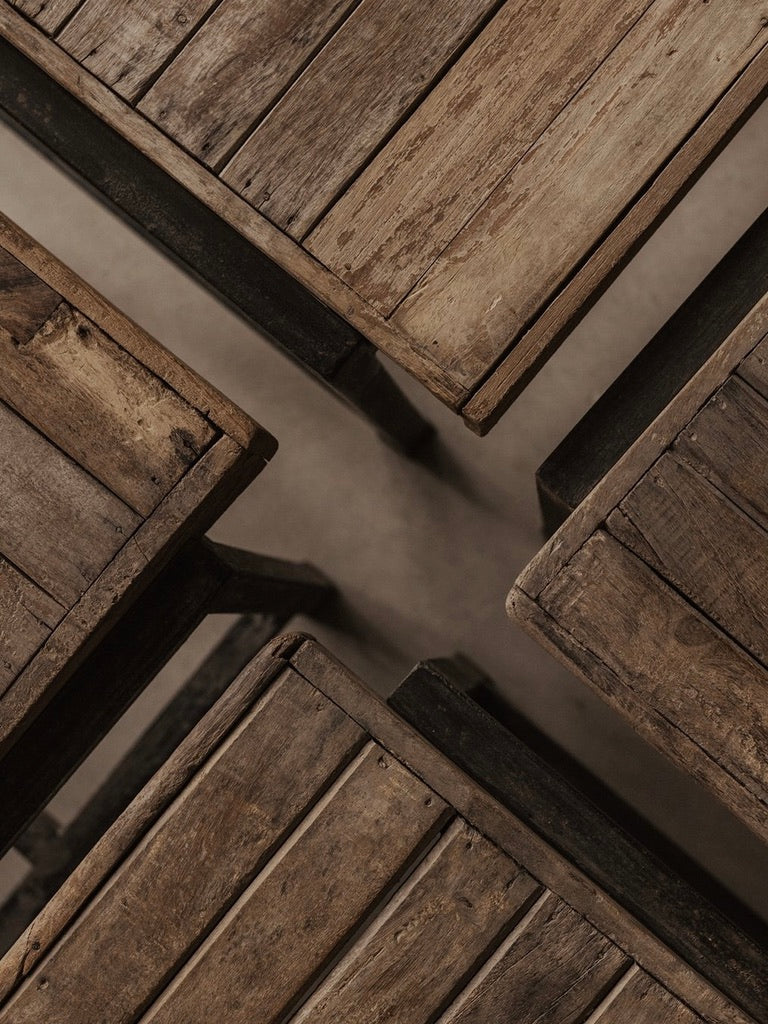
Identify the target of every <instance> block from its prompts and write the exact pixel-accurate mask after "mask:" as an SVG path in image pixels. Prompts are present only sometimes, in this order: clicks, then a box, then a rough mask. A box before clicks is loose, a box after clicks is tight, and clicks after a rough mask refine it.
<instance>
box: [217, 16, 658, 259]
mask: <svg viewBox="0 0 768 1024" xmlns="http://www.w3.org/2000/svg"><path fill="white" fill-rule="evenodd" d="M636 2H639V0H636ZM495 4H496V0H471V2H469V0H461V2H460V3H456V2H455V0H436V2H433V3H430V4H426V5H424V4H419V3H413V2H412V0H363V2H362V3H361V4H360V6H359V7H357V8H356V9H355V10H354V12H353V13H352V15H351V16H350V17H349V19H348V20H347V21H346V22H345V23H344V25H342V27H341V28H340V29H339V31H338V32H337V33H336V34H335V35H334V36H333V37H332V39H331V40H330V41H329V43H328V44H327V45H326V46H325V47H324V48H323V50H322V51H321V52H320V53H319V54H318V56H317V57H316V58H315V60H314V61H313V62H312V63H311V64H310V66H309V67H308V69H307V70H306V71H305V72H304V74H303V75H302V76H301V77H300V78H299V80H298V81H297V82H296V84H295V85H293V86H292V88H291V89H290V90H289V91H288V93H287V94H286V95H285V96H284V97H283V99H281V100H280V102H279V103H278V104H277V106H276V107H275V108H274V109H273V110H272V111H271V112H270V114H269V115H268V116H267V118H266V119H265V120H264V121H263V122H262V123H261V124H260V125H259V127H258V128H257V129H256V131H255V132H254V133H253V135H252V136H251V137H250V138H249V139H248V141H247V142H246V143H245V145H244V146H243V147H242V148H241V149H240V150H239V151H238V152H237V153H236V155H235V156H234V158H233V160H232V161H231V162H230V164H229V165H228V166H227V167H226V169H225V170H224V172H223V174H222V175H221V177H222V178H223V179H224V181H227V182H229V184H230V185H232V186H233V187H234V188H236V189H237V191H238V192H240V194H241V195H243V196H245V198H246V199H247V200H248V201H249V202H250V203H252V204H253V205H254V206H255V207H256V208H257V209H258V210H260V211H261V212H262V213H263V214H265V215H266V216H267V217H269V219H270V220H271V221H272V222H273V223H274V224H279V225H280V227H282V228H284V229H285V230H286V231H287V232H288V234H289V235H291V236H292V237H293V238H297V239H300V238H302V236H303V235H304V234H305V233H306V232H307V231H308V230H309V229H310V228H311V227H312V226H313V224H314V223H315V222H316V221H317V219H318V217H320V216H321V214H322V213H323V212H324V210H325V209H326V208H327V207H328V206H329V205H330V203H331V202H332V201H333V200H334V199H335V198H336V196H337V195H338V194H339V193H340V192H341V190H342V189H343V187H344V185H345V184H346V183H347V182H349V181H350V180H352V178H353V177H354V175H355V174H356V173H357V172H358V171H359V170H360V168H361V167H362V166H363V164H364V162H365V160H366V159H367V157H368V156H370V154H371V153H372V152H374V151H375V149H376V147H377V146H378V145H379V144H380V143H381V142H382V141H384V140H385V139H386V137H387V135H388V134H389V132H390V131H391V130H392V129H393V128H394V127H395V126H396V125H397V123H398V121H399V120H400V118H401V117H402V116H403V115H404V114H405V113H406V112H407V111H408V110H409V108H410V107H412V106H413V104H414V103H415V102H416V101H417V100H418V98H419V97H420V96H422V95H424V94H425V92H427V91H428V90H429V88H430V85H431V82H432V79H433V78H434V77H435V76H436V75H437V74H438V73H439V72H440V71H441V69H442V68H443V67H444V66H445V64H446V63H447V62H449V61H450V60H451V59H452V57H453V56H454V54H455V53H456V52H457V51H459V50H460V48H461V45H462V42H463V41H464V40H465V39H466V37H467V36H468V35H469V34H470V33H471V32H472V31H473V30H474V29H475V27H476V26H477V25H478V24H479V23H480V21H481V19H482V18H483V17H484V16H485V15H486V14H487V13H488V12H489V11H490V10H491V9H492V8H493V7H494V6H495ZM353 230H354V227H353ZM422 242H423V238H422Z"/></svg>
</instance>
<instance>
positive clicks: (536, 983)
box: [440, 893, 629, 1024]
mask: <svg viewBox="0 0 768 1024" xmlns="http://www.w3.org/2000/svg"><path fill="white" fill-rule="evenodd" d="M628 966H629V960H628V959H627V957H626V956H625V954H624V953H622V952H621V950H619V949H617V947H616V946H614V945H613V943H612V942H610V941H609V940H608V939H606V938H605V936H603V935H601V934H600V933H599V932H598V931H596V930H595V929H594V928H593V927H592V926H591V925H590V924H588V923H587V922H586V921H585V920H584V918H583V917H580V916H579V915H578V914H576V913H575V912H574V911H573V910H571V908H570V907H568V906H567V905H566V904H565V903H563V902H562V900H560V899H559V898H558V897H557V896H555V895H553V894H552V893H547V894H546V895H545V896H544V897H543V899H542V900H541V901H540V902H539V903H538V904H537V905H536V907H535V908H534V910H533V911H532V912H531V914H529V916H528V917H527V918H526V919H525V921H523V922H521V924H520V925H519V926H518V927H517V928H516V929H515V930H514V931H513V932H512V934H511V935H510V936H509V938H508V939H506V940H505V941H504V943H503V944H502V945H501V947H500V948H499V950H498V952H497V953H496V954H495V955H494V956H493V957H492V958H491V959H490V961H489V962H488V963H487V964H486V965H485V966H484V967H483V968H482V969H481V970H480V972H479V973H478V975H477V976H476V977H475V978H473V979H472V981H471V982H470V984H469V985H468V986H467V988H466V989H465V990H464V991H463V992H462V993H461V995H460V996H459V997H458V998H457V999H456V1001H455V1002H454V1004H453V1005H452V1006H451V1007H450V1009H449V1010H448V1012H447V1013H446V1014H445V1015H444V1016H443V1017H441V1019H440V1024H498V1022H499V1021H507V1020H509V1021H514V1024H582V1022H583V1021H584V1020H585V1017H586V1015H587V1014H588V1013H589V1011H590V1010H591V1009H592V1008H593V1007H595V1006H596V1005H597V1004H598V1003H599V1002H600V1000H601V999H602V998H603V996H604V995H605V993H606V992H607V991H608V990H609V989H610V988H612V987H613V985H614V984H615V982H616V980H617V978H618V977H619V975H620V974H621V973H623V972H624V971H625V970H626V969H627V967H628Z"/></svg>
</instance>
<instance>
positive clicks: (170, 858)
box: [0, 672, 363, 1024]
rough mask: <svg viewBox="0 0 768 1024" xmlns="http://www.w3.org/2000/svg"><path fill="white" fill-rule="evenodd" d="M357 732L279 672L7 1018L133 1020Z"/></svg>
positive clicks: (6, 1023)
mask: <svg viewBox="0 0 768 1024" xmlns="http://www.w3.org/2000/svg"><path fill="white" fill-rule="evenodd" d="M362 738H363V734H362V732H361V730H360V729H359V728H358V727H357V726H356V725H355V724H354V723H353V722H351V720H350V719H349V718H348V717H347V716H346V715H345V714H344V713H343V712H342V711H341V710H340V709H339V708H337V707H336V706H335V705H333V704H331V703H330V701H328V700H326V699H325V698H323V697H322V696H321V695H320V694H318V693H317V691H315V690H314V689H313V688H312V687H310V686H308V685H307V683H305V682H304V681H303V680H302V679H300V678H299V677H298V676H296V674H295V673H292V672H286V673H285V674H284V675H283V676H282V677H281V678H280V680H279V681H278V682H277V683H275V684H274V685H273V686H272V687H271V688H270V689H269V690H268V691H267V693H266V694H265V695H264V697H263V698H262V699H261V700H260V702H259V703H258V704H257V705H256V707H255V709H254V710H253V712H252V713H251V714H250V715H249V716H248V717H247V718H246V720H245V721H244V722H243V723H242V725H241V726H239V727H238V729H237V730H236V731H235V733H234V734H233V735H232V736H231V737H230V739H229V740H228V741H227V742H226V743H225V744H224V745H223V747H222V748H221V750H220V751H219V752H218V753H217V755H216V756H215V757H214V758H212V759H211V760H210V761H209V762H207V764H206V765H205V767H204V768H203V770H202V771H201V772H200V773H199V774H198V775H197V777H196V778H195V780H194V782H193V783H192V784H191V785H190V786H189V787H188V788H187V789H186V790H185V792H184V794H183V796H182V797H181V798H180V800H179V801H178V802H177V803H175V804H174V805H172V807H171V808H170V809H169V811H168V812H166V814H165V815H164V816H163V817H162V818H161V819H160V822H159V823H158V825H156V826H155V828H153V830H152V831H151V832H150V833H149V835H148V836H147V838H146V839H145V840H144V841H143V842H142V843H141V844H140V845H139V846H138V847H137V849H136V850H135V852H134V853H133V854H132V855H131V857H130V858H129V859H128V860H127V861H126V862H125V864H124V865H123V866H122V868H121V869H120V871H119V872H118V874H117V876H116V878H115V879H114V880H113V881H112V882H111V883H110V884H109V885H107V886H106V887H105V888H104V889H103V890H102V891H101V892H100V893H99V894H98V896H97V897H96V899H95V900H94V901H93V902H92V903H91V904H90V905H89V906H88V908H87V909H86V910H85V911H84V913H83V914H82V915H81V916H80V918H79V919H78V920H77V921H76V922H75V924H74V925H73V926H72V928H71V929H70V930H69V931H68V932H67V935H66V939H65V941H63V942H62V943H60V944H59V945H58V946H57V947H56V948H55V949H54V950H53V951H52V953H51V954H50V955H49V956H48V957H47V958H46V959H45V960H44V961H43V962H42V963H41V964H40V965H39V967H38V969H37V970H36V971H35V972H34V973H33V974H32V976H31V977H30V978H29V980H28V981H27V982H26V983H25V984H24V985H23V986H22V988H21V989H20V990H19V992H18V994H17V995H16V997H15V998H14V999H12V1000H11V1002H10V1003H9V1004H8V1005H7V1006H6V1007H5V1008H4V1010H3V1011H2V1012H0V1021H2V1024H11V1022H13V1024H33V1022H34V1024H39V1022H40V1021H42V1020H46V1021H47V1020H50V1021H53V1020H56V1021H57V1022H60V1024H83V1021H86V1020H98V1019H102V1018H103V1015H104V1007H105V1006H108V1007H109V1021H110V1024H129V1022H134V1021H135V1020H136V1019H137V1017H138V1016H139V1015H140V1013H141V1012H142V1010H143V1009H144V1008H145V1007H146V1006H147V1005H148V1004H149V1003H150V1002H151V1000H152V999H153V998H154V997H155V996H156V995H157V994H158V993H159V991H160V990H161V989H162V987H163V985H164V983H165V982H166V981H167V979H168V977H169V976H170V975H171V974H172V973H173V972H174V971H175V970H176V969H178V967H179V966H181V963H182V962H183V961H184V960H185V959H186V957H187V956H188V955H189V953H190V952H191V950H192V949H193V948H194V947H195V946H196V945H197V944H198V943H199V941H200V939H201V938H203V937H204V936H205V935H206V933H207V932H208V931H210V929H211V927H212V926H213V925H215V923H216V921H217V920H218V919H219V917H220V916H221V915H222V913H223V912H226V911H227V910H228V909H229V907H230V906H231V905H232V903H233V902H234V900H236V899H237V898H238V897H239V895H240V894H241V892H242V891H243V889H244V888H245V887H246V886H247V885H248V884H249V883H250V882H251V880H252V879H253V877H254V876H255V875H256V873H257V872H258V870H259V868H260V867H261V866H262V865H263V864H264V863H265V861H266V860H267V858H268V857H269V856H270V854H271V853H272V851H273V850H274V849H275V848H276V846H277V845H279V843H280V842H282V841H283V840H284V839H285V838H286V836H287V834H288V832H289V831H290V830H291V829H292V828H293V827H294V826H295V824H296V823H297V821H298V820H300V819H301V817H303V816H304V815H305V814H306V812H307V810H308V809H309V807H310V806H311V805H312V803H313V802H314V801H315V800H316V799H317V797H318V796H319V795H320V794H321V793H322V791H323V790H324V789H325V788H327V786H328V785H329V783H330V782H331V781H332V780H333V778H334V777H335V776H336V775H337V774H338V773H339V771H340V770H341V769H342V768H343V767H344V765H345V764H346V763H348V762H349V761H350V759H351V758H352V757H353V756H354V754H355V751H356V750H357V749H359V747H360V745H361V741H362ZM96 936H98V940H97V941H95V937H96ZM103 950H109V955H108V956H102V955H101V951H103ZM97 960H98V964H97ZM85 978H87V979H88V980H87V984H86V983H84V979H85Z"/></svg>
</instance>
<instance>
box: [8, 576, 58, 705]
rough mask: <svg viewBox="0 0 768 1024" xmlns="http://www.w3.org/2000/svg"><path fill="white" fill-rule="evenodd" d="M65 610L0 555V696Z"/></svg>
mask: <svg viewBox="0 0 768 1024" xmlns="http://www.w3.org/2000/svg"><path fill="white" fill-rule="evenodd" d="M64 612H65V609H64V608H62V607H61V605H60V604H58V603H57V602H56V601H54V600H53V598H52V597H50V596H49V595H48V594H46V593H45V592H44V591H42V590H41V589H40V588H39V587H36V586H35V584H34V583H33V582H32V581H31V580H28V579H27V578H26V577H25V576H22V575H21V573H20V572H18V571H17V570H16V569H15V568H14V567H13V566H12V565H10V564H9V563H8V562H7V561H6V560H5V559H4V558H2V557H0V697H1V696H2V695H3V693H4V692H5V690H6V689H7V688H8V686H9V685H10V684H11V683H12V682H13V681H14V679H15V678H16V676H17V675H18V674H19V672H20V671H21V670H22V669H23V668H24V666H25V665H26V664H27V662H28V661H29V659H30V658H31V657H32V655H33V654H34V653H35V651H37V650H38V648H39V647H40V645H41V644H42V643H44V642H45V640H47V638H48V637H49V636H50V634H51V631H52V630H53V629H54V628H55V627H56V626H57V625H58V623H59V622H60V620H61V618H62V616H63V615H64Z"/></svg>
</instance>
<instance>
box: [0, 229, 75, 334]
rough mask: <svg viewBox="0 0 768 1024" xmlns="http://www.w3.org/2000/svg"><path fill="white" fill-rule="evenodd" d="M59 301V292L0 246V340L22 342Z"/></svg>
mask: <svg viewBox="0 0 768 1024" xmlns="http://www.w3.org/2000/svg"><path fill="white" fill-rule="evenodd" d="M60 302H61V296H60V295H58V294H57V293H56V292H55V291H54V290H53V289H52V288H49V287H48V285H47V284H45V282H44V281H41V280H40V278H39V277H37V276H36V275H35V274H33V273H32V271H31V270H28V269H27V267H25V266H24V264H23V263H20V262H19V261H18V260H17V259H16V258H15V257H13V256H12V255H11V254H10V253H9V252H8V251H7V250H6V249H3V248H2V247H0V342H2V343H3V344H6V345H7V344H9V343H10V344H15V345H23V344H24V343H25V342H27V341H29V339H30V338H31V337H32V335H33V334H34V333H35V332H36V331H37V330H38V329H39V328H40V327H41V326H42V324H44V323H45V321H46V320H47V319H48V317H49V316H50V315H51V314H52V313H53V311H54V310H55V309H56V307H57V306H58V304H59V303H60Z"/></svg>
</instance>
